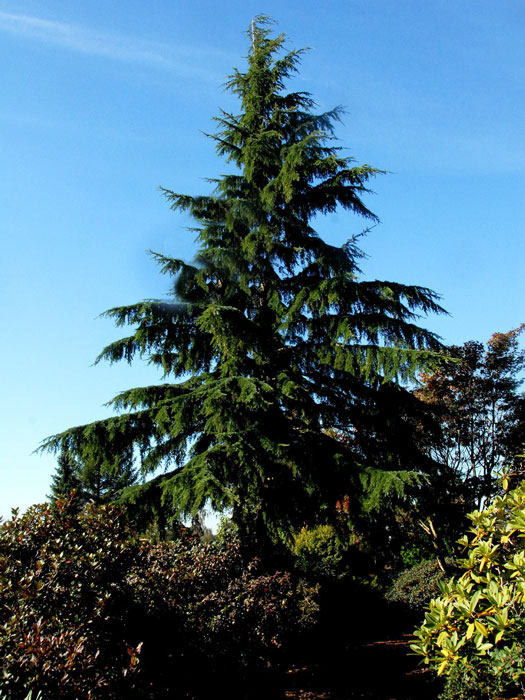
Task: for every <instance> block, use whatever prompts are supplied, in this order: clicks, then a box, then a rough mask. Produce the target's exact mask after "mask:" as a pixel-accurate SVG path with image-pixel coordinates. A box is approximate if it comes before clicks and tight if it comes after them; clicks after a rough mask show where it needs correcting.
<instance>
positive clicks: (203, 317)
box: [44, 18, 442, 547]
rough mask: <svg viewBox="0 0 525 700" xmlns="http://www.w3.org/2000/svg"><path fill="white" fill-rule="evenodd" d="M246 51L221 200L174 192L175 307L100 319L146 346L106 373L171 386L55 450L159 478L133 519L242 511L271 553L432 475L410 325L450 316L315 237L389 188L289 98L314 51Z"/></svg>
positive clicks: (424, 353) (325, 123)
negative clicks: (324, 221) (141, 513)
mask: <svg viewBox="0 0 525 700" xmlns="http://www.w3.org/2000/svg"><path fill="white" fill-rule="evenodd" d="M249 35H250V50H249V55H248V66H247V69H246V71H245V72H241V71H239V70H237V69H235V70H234V72H233V75H232V76H231V77H230V79H229V81H228V83H227V88H228V89H229V90H230V91H231V92H233V93H234V94H235V95H236V96H237V97H238V98H239V101H240V111H239V113H237V114H233V113H229V112H224V111H222V112H221V113H220V115H219V116H218V117H217V118H216V121H217V124H218V132H217V133H216V134H214V135H211V138H212V139H213V140H214V141H215V143H216V147H217V152H218V154H219V155H220V156H222V157H224V158H225V159H226V161H227V163H229V164H230V166H232V172H230V173H229V174H226V175H223V176H222V177H220V178H219V179H216V180H214V181H213V183H214V185H215V190H214V192H213V193H212V194H211V195H204V196H197V197H192V196H189V195H183V194H177V193H175V192H172V191H169V190H165V195H166V197H167V199H168V201H169V202H170V204H171V207H172V208H173V209H174V210H179V211H188V212H189V213H190V214H191V216H192V217H193V218H194V219H195V221H196V224H197V226H196V228H195V232H196V234H197V242H198V244H199V252H198V255H197V257H196V260H195V262H194V263H193V264H188V263H185V262H183V261H182V260H178V259H176V258H171V257H166V256H163V255H155V257H156V259H157V261H158V262H159V264H160V265H161V269H162V272H163V273H165V274H168V275H169V276H170V277H172V278H173V280H174V282H173V287H172V292H171V300H170V301H168V302H165V301H156V300H153V301H143V302H140V303H138V304H133V305H131V306H124V307H118V308H114V309H111V310H109V311H108V312H106V315H107V316H109V317H110V318H113V319H114V320H115V322H116V324H117V326H124V325H131V326H134V327H135V330H134V331H133V332H132V334H131V335H129V336H128V337H126V338H123V339H122V340H120V341H117V342H114V343H112V344H111V345H109V346H108V347H106V348H105V349H104V350H103V352H102V353H101V355H100V357H99V360H102V359H103V360H108V361H109V362H116V361H121V360H125V361H128V362H131V361H132V360H133V358H134V357H136V356H139V357H146V358H147V359H148V360H149V362H150V363H152V364H154V365H156V366H158V367H159V368H160V369H161V370H162V371H163V373H164V378H165V379H166V380H167V379H170V380H171V382H170V383H168V382H166V383H163V384H160V385H157V386H149V387H141V388H135V389H130V390H129V391H125V392H122V393H121V394H119V395H117V396H116V397H115V398H114V399H113V406H114V407H115V408H116V409H117V410H119V411H121V412H122V413H121V414H120V415H118V416H115V417H112V418H109V419H105V420H102V421H99V422H96V423H93V424H90V425H87V426H80V427H77V428H72V429H70V430H67V431H65V432H64V433H61V434H58V435H56V436H54V437H51V438H49V439H48V440H47V441H46V442H45V443H44V448H46V449H51V450H57V451H59V452H60V451H67V452H68V453H71V454H73V455H75V456H76V457H77V458H78V459H79V460H80V462H82V463H94V464H97V465H99V466H100V468H101V470H102V472H104V471H105V470H110V469H111V465H112V464H114V462H115V460H123V461H126V460H131V459H133V457H134V456H135V455H140V459H141V469H142V472H143V473H144V474H152V473H154V472H155V471H156V470H157V469H158V468H159V467H163V468H164V470H165V472H164V473H163V474H161V475H160V476H157V477H155V479H154V480H153V481H149V482H146V483H145V484H141V485H137V486H134V487H133V488H132V490H131V491H130V493H129V497H130V499H132V500H133V501H134V502H135V503H137V504H139V505H141V507H142V506H144V505H145V504H146V505H147V503H148V502H149V501H150V499H151V502H152V503H155V504H156V507H158V504H159V503H160V504H161V506H162V505H163V506H164V507H165V508H168V509H169V508H173V509H174V512H175V513H177V514H179V515H185V516H188V515H192V514H195V513H197V512H198V511H199V510H201V509H202V508H203V507H204V506H205V505H206V504H207V503H210V504H211V506H212V507H213V508H214V509H216V510H218V511H223V510H224V509H231V512H232V518H233V520H234V522H235V523H236V524H237V526H238V528H239V531H240V533H241V537H242V538H243V541H245V542H250V543H251V545H253V546H257V547H260V546H261V543H262V542H263V541H265V539H266V538H268V536H269V537H270V538H273V539H278V538H280V537H282V536H286V533H289V532H290V531H292V530H294V529H297V528H299V527H301V526H302V525H303V524H305V523H315V522H316V521H325V520H330V519H331V518H332V519H333V518H335V517H336V515H337V513H336V508H335V503H336V501H337V500H338V499H341V498H342V497H344V496H345V495H346V496H348V497H349V500H350V508H351V510H352V512H357V511H358V505H359V502H360V501H361V499H362V497H363V485H364V486H365V490H366V491H367V492H368V493H369V494H374V498H376V499H377V498H379V496H380V494H381V493H385V492H386V490H388V489H390V488H391V487H392V486H397V487H398V488H399V486H400V484H402V483H403V482H407V481H410V479H411V478H412V480H413V476H414V472H415V471H417V470H420V469H421V464H422V460H424V459H425V457H424V456H422V454H421V451H418V449H417V443H416V441H415V440H411V437H412V434H413V428H414V425H415V423H416V421H415V410H416V404H417V403H418V402H417V401H416V400H415V399H414V397H413V395H411V394H410V392H409V391H407V390H406V389H405V388H404V386H403V384H404V382H407V381H409V380H410V379H411V378H413V377H414V376H415V374H416V373H418V372H423V371H427V372H429V371H431V370H432V369H435V368H436V367H437V364H438V363H439V362H440V361H441V356H440V355H439V353H438V350H439V349H440V344H439V342H438V340H437V339H436V337H435V335H434V334H432V333H430V332H428V331H426V330H423V329H422V328H420V327H419V326H417V325H416V323H415V322H416V320H417V318H418V317H419V314H421V313H423V314H425V313H427V312H437V313H439V312H441V311H442V309H441V307H440V306H439V304H438V303H437V298H436V295H435V294H434V293H433V292H432V291H430V290H428V289H426V288H422V287H417V286H406V285H402V284H398V283H395V282H381V281H377V280H375V281H362V280H359V279H358V274H359V268H358V261H359V258H360V256H361V252H360V250H359V249H358V247H357V245H356V238H355V237H353V238H351V239H350V240H349V241H348V242H347V243H346V244H345V245H343V246H342V247H335V246H332V245H330V244H328V243H326V242H325V241H323V240H322V238H321V237H320V236H319V235H318V233H317V232H316V230H315V229H314V228H313V226H314V222H315V223H318V221H319V219H318V218H317V217H318V216H319V215H320V214H327V213H330V212H334V211H336V209H337V208H338V207H341V208H343V209H346V210H349V211H351V212H354V213H355V214H357V215H358V216H360V217H363V218H364V219H366V220H369V221H372V222H374V221H377V217H375V215H374V214H373V213H372V212H371V211H370V210H369V209H368V208H367V207H366V205H365V204H364V203H363V201H362V199H361V197H362V196H363V195H364V194H366V193H367V192H368V189H367V187H366V183H367V182H368V180H370V178H372V177H373V176H375V175H376V174H378V173H379V172H380V171H378V170H377V169H375V168H373V167H371V166H369V165H355V163H354V160H353V158H351V157H349V156H345V155H343V154H342V149H341V148H340V147H339V146H337V145H335V141H334V135H333V131H334V126H335V124H336V123H337V122H338V120H339V118H340V114H341V111H340V110H339V109H334V110H332V111H330V112H327V113H324V114H316V113H315V112H314V111H313V110H314V106H315V105H314V102H313V100H312V98H311V97H310V95H309V94H308V93H305V92H286V90H285V84H286V82H287V80H288V79H289V78H290V77H291V75H292V74H293V73H294V72H295V71H296V70H297V66H298V62H299V60H300V57H301V54H302V53H303V51H301V50H292V51H289V52H284V50H283V47H284V43H285V37H284V36H283V35H278V36H276V37H272V36H271V33H270V31H269V29H268V20H266V19H264V18H259V19H258V20H257V21H255V22H254V23H252V27H251V29H250V32H249ZM341 435H343V436H344V439H341ZM409 472H410V474H409ZM385 474H387V475H388V478H387V479H385V478H384V476H385Z"/></svg>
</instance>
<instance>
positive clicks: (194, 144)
mask: <svg viewBox="0 0 525 700" xmlns="http://www.w3.org/2000/svg"><path fill="white" fill-rule="evenodd" d="M261 13H267V14H270V15H272V16H273V17H274V18H275V19H276V20H277V21H278V22H279V29H280V30H282V31H284V32H285V33H286V34H287V35H288V36H289V37H290V47H302V46H310V47H311V51H310V52H309V53H308V54H307V55H306V56H305V57H304V60H303V65H302V70H301V73H300V75H298V76H297V78H296V79H295V85H294V87H296V88H298V89H302V90H308V91H310V92H311V93H312V94H313V96H314V98H315V99H316V101H317V103H318V105H319V110H324V109H329V108H331V107H333V106H335V105H343V106H344V107H345V108H346V110H347V115H346V117H345V119H344V123H343V124H342V125H341V127H340V129H339V130H338V136H339V138H340V139H341V145H343V146H345V147H348V149H349V151H348V152H349V153H351V154H353V155H354V156H355V158H356V160H357V161H358V162H362V163H364V162H367V163H370V164H372V165H374V166H376V167H379V168H382V169H385V170H388V171H389V172H390V174H389V175H387V176H383V177H380V178H378V179H377V180H376V181H375V182H374V183H373V188H374V190H375V192H376V194H375V195H374V196H371V197H370V198H369V199H368V200H367V203H368V205H369V206H370V207H371V208H372V210H373V211H375V212H376V213H377V214H378V215H379V217H380V218H381V221H382V225H381V226H378V227H376V228H374V229H373V230H372V232H371V233H370V234H369V236H368V237H367V238H366V239H365V240H364V241H363V248H364V250H365V252H366V253H367V254H368V256H369V257H368V259H367V260H366V261H364V263H363V272H364V275H365V276H366V277H369V278H382V279H393V280H396V281H400V282H407V283H417V284H421V285H424V286H428V287H430V288H432V289H434V290H435V291H437V292H439V293H440V294H441V295H442V296H443V304H444V306H445V307H446V308H447V309H448V310H449V312H450V314H451V315H450V316H449V317H446V318H440V319H435V318H430V319H427V320H425V321H423V324H424V325H426V326H427V327H429V328H431V329H433V330H435V331H437V332H438V333H439V334H440V335H441V336H442V337H443V340H444V341H445V342H446V343H462V342H464V341H466V340H469V339H477V340H486V339H487V338H488V337H489V336H490V335H491V334H492V333H493V332H494V331H507V330H510V329H511V328H515V327H516V326H518V325H519V324H520V323H522V322H523V321H525V308H524V306H525V305H524V298H525V294H524V292H525V283H524V279H525V276H524V274H523V262H524V260H525V243H524V241H525V236H524V197H523V195H524V171H525V166H524V161H525V159H524V151H523V143H524V138H523V137H524V128H523V115H524V114H525V104H524V103H525V99H524V93H523V85H524V84H525V83H524V80H523V66H524V65H525V60H524V58H525V57H524V55H523V54H524V49H523V40H522V37H523V31H524V28H525V5H524V4H523V1H522V0H455V1H454V2H450V0H428V2H421V0H398V1H396V2H393V1H392V0H333V1H330V0H325V2H319V0H315V1H314V0H301V1H300V2H299V0H288V1H287V2H286V3H280V2H275V1H274V0H272V1H266V2H263V0H259V1H258V2H253V1H252V0H244V1H243V2H240V1H229V0H225V2H223V3H216V2H211V1H208V0H204V1H203V0H193V1H192V2H187V1H186V0H179V1H173V0H171V2H168V0H152V2H151V3H144V2H143V0H140V1H139V0H126V2H124V1H123V0H120V1H117V2H113V3H100V2H94V0H76V1H75V2H71V1H70V0H67V1H66V0H62V1H61V0H46V2H41V1H38V0H26V1H22V2H17V1H16V0H12V1H7V2H0V60H1V65H2V72H1V75H0V128H1V130H2V136H3V138H2V157H1V158H0V188H1V190H0V191H1V195H2V196H1V201H2V207H1V208H0V232H1V249H2V262H3V264H2V267H1V270H2V272H1V276H0V295H1V299H2V302H3V308H4V314H3V323H2V325H3V337H4V342H3V343H2V346H1V348H0V353H1V357H0V367H1V368H2V387H3V389H4V400H3V402H2V412H3V416H2V420H1V421H0V443H1V446H2V449H1V453H0V474H1V478H2V489H1V491H0V515H3V516H7V515H8V514H9V512H10V508H11V507H13V506H19V507H21V508H25V507H27V506H28V505H30V504H31V503H34V502H39V501H42V500H44V499H45V496H46V494H47V493H48V491H49V483H50V477H51V473H52V471H53V470H54V466H55V462H54V459H53V457H51V456H49V455H47V456H37V455H33V454H32V451H33V450H34V449H35V447H37V446H38V444H39V443H40V441H41V440H42V439H43V438H45V437H46V436H48V435H50V434H53V433H56V432H59V431H61V430H64V429H66V428H68V427H71V426H72V425H78V424H82V423H85V422H88V421H91V420H95V419H97V418H100V417H102V416H104V415H108V409H106V408H104V407H103V406H102V404H104V402H106V401H108V400H109V399H110V398H111V397H112V396H113V395H114V394H115V393H116V392H117V391H119V390H122V389H125V388H127V387H130V386H139V385H141V384H146V383H150V382H153V381H155V380H156V379H157V376H156V373H155V372H153V371H152V370H151V368H148V367H145V366H143V365H141V364H140V363H137V364H135V365H133V366H132V367H127V366H119V365H116V366H113V367H108V366H103V365H97V366H96V367H93V366H92V363H93V360H94V359H95V357H96V356H97V354H98V352H99V351H100V350H101V349H102V348H103V347H104V346H105V345H106V344H108V343H109V342H110V341H111V340H113V339H115V338H117V337H119V333H118V331H117V330H115V329H114V328H113V326H112V325H111V323H110V322H108V321H106V320H101V319H97V315H98V314H99V313H100V312H102V311H104V310H105V309H107V308H110V307H112V306H116V305H120V304H125V303H131V302H134V301H138V300H139V299H142V298H150V297H161V296H162V295H163V294H164V293H165V292H166V291H167V286H168V281H167V280H166V279H163V278H162V276H160V275H159V274H158V271H157V269H156V267H155V265H154V264H153V262H152V261H151V259H149V258H148V256H147V254H146V251H147V250H148V249H153V250H156V251H159V252H163V253H166V254H174V255H177V256H179V257H186V258H191V257H192V251H193V240H192V239H193V236H192V234H191V233H188V232H187V231H186V230H185V228H184V227H185V226H187V225H188V224H189V222H188V221H187V220H186V219H184V217H182V216H180V215H178V214H174V213H172V212H170V211H169V209H168V207H167V206H166V203H165V201H164V200H163V199H162V197H161V195H160V193H159V191H158V187H159V185H162V186H164V187H168V188H170V189H173V190H175V191H179V192H188V193H199V192H207V191H208V185H207V183H206V182H205V181H204V180H203V178H205V177H213V176H215V175H217V174H219V173H220V172H221V171H222V168H223V165H222V164H221V162H220V161H219V160H218V159H217V158H216V156H215V153H214V150H213V144H212V143H211V142H210V141H209V140H208V139H206V138H205V137H204V136H203V133H202V132H206V131H207V132H210V131H212V130H213V124H212V122H211V117H212V116H213V115H215V114H217V111H218V108H219V107H225V108H230V107H231V108H232V109H234V108H235V103H234V101H233V100H232V98H231V96H229V95H228V94H227V93H225V92H224V91H223V89H222V84H223V83H224V79H225V76H227V75H228V74H229V72H230V71H231V68H232V67H233V66H239V67H242V65H243V59H242V57H243V56H244V55H245V54H246V52H247V38H246V35H245V34H244V31H245V29H246V28H247V27H248V25H249V23H250V21H251V18H252V16H254V15H256V14H261ZM317 223H318V231H319V233H320V234H321V235H323V236H325V237H326V238H328V239H329V240H330V241H332V242H340V243H343V242H344V240H346V239H347V238H348V237H349V236H351V235H352V234H354V233H357V232H359V231H360V230H361V228H362V222H360V221H359V220H356V219H355V218H352V217H349V216H347V215H343V214H336V215H334V216H331V217H329V218H328V219H326V220H325V219H320V220H319V221H318V222H317Z"/></svg>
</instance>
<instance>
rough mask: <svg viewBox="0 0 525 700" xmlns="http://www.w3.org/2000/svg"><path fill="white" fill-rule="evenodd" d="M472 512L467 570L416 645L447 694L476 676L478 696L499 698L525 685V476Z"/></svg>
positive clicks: (444, 592) (447, 586)
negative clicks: (441, 678) (442, 678)
mask: <svg viewBox="0 0 525 700" xmlns="http://www.w3.org/2000/svg"><path fill="white" fill-rule="evenodd" d="M506 481H507V480H506V479H504V488H508V481H507V483H505V482H506ZM468 518H469V519H470V520H471V521H472V527H471V528H470V529H469V531H468V534H466V535H465V536H464V537H463V538H461V540H459V542H460V544H461V545H462V546H463V547H464V548H465V552H466V554H465V558H464V559H462V560H460V561H459V564H460V565H461V567H462V569H463V574H462V575H461V576H460V577H459V578H452V579H451V580H450V581H449V582H447V583H440V584H439V585H440V591H441V594H440V596H439V597H438V598H436V599H434V600H432V601H431V603H430V606H429V609H428V612H427V613H426V616H425V622H424V624H423V625H422V626H421V627H420V628H419V629H418V630H416V632H415V635H416V638H417V641H416V642H415V643H414V644H412V645H411V647H412V650H413V651H414V652H415V653H416V654H418V655H420V656H422V657H423V659H424V661H425V663H427V664H429V665H430V667H431V668H432V669H434V670H435V671H436V672H437V673H438V674H439V675H443V676H445V677H448V679H449V680H448V683H447V688H446V690H445V693H446V695H445V697H450V698H451V697H453V692H456V696H459V694H458V693H459V690H458V688H459V687H461V685H462V683H467V682H468V681H469V678H470V679H472V678H475V679H476V683H477V685H478V690H477V691H476V692H477V694H478V696H479V697H480V698H492V697H494V696H495V695H496V694H498V693H502V692H505V691H509V692H510V691H513V692H515V691H519V690H522V689H523V688H522V686H523V681H524V677H525V660H524V653H523V652H524V650H525V605H524V603H525V541H524V538H525V482H523V483H522V484H521V485H520V486H519V487H518V488H516V489H514V490H513V491H510V492H506V491H505V492H504V493H503V495H502V496H497V497H496V498H495V499H494V502H493V503H492V504H491V505H490V506H488V507H487V508H485V509H484V510H481V511H475V512H473V513H471V514H470V515H468ZM453 686H455V687H456V690H455V691H454V690H453ZM471 697H473V696H471Z"/></svg>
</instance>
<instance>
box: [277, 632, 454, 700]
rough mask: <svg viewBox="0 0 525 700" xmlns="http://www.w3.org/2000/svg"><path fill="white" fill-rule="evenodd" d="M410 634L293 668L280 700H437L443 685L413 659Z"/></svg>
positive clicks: (286, 678) (288, 675)
mask: <svg viewBox="0 0 525 700" xmlns="http://www.w3.org/2000/svg"><path fill="white" fill-rule="evenodd" d="M409 644H410V636H409V635H405V636H403V637H402V638H401V639H388V640H379V641H373V642H365V643H363V644H361V645H356V646H354V647H350V648H347V649H345V650H344V651H341V653H340V654H337V655H336V656H334V655H331V656H330V657H327V658H325V659H324V660H322V661H321V662H320V663H319V664H310V665H307V666H303V667H300V668H292V669H289V670H288V671H287V673H286V676H285V679H284V682H283V691H282V693H281V694H280V695H279V700H285V699H289V700H436V699H437V697H438V694H439V692H440V690H441V684H440V682H439V681H436V680H435V678H434V676H433V675H431V674H430V672H429V671H428V670H427V669H425V668H422V667H421V666H418V661H417V659H416V658H415V657H413V656H409V655H408V652H409Z"/></svg>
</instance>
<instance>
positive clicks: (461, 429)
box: [416, 324, 525, 507]
mask: <svg viewBox="0 0 525 700" xmlns="http://www.w3.org/2000/svg"><path fill="white" fill-rule="evenodd" d="M523 330H525V324H522V325H521V326H519V327H518V328H515V329H514V330H511V331H509V332H507V333H494V334H493V335H492V336H491V337H490V338H489V340H488V342H487V343H486V344H485V345H484V344H483V343H480V342H476V341H469V342H467V343H465V344H464V345H461V346H451V347H448V348H446V349H445V352H446V353H447V355H448V356H449V357H452V358H455V360H456V362H449V363H447V364H445V365H443V366H442V367H441V368H439V369H438V370H437V371H436V372H433V373H431V374H425V375H423V377H422V378H421V380H422V381H421V386H420V388H419V389H418V390H417V392H416V393H417V396H418V397H419V398H420V399H422V400H423V401H424V402H425V403H426V404H427V405H428V406H429V407H430V409H431V411H432V412H433V413H434V415H435V416H436V418H437V420H438V421H439V424H440V426H441V435H440V436H439V439H438V440H437V441H436V442H434V443H433V444H432V445H431V446H430V453H431V455H432V457H433V458H434V460H435V461H436V462H439V463H441V464H442V465H443V466H444V467H445V468H446V469H447V470H448V471H449V472H450V473H451V474H453V475H456V476H457V477H458V481H461V482H463V483H464V484H465V486H466V487H467V489H468V493H469V494H470V498H471V499H472V500H471V507H474V506H475V505H477V506H478V507H481V505H482V503H483V502H484V501H485V500H486V499H488V498H490V497H491V496H492V495H493V494H494V489H495V483H496V482H495V474H496V473H497V472H498V471H500V470H501V468H502V467H503V466H505V465H508V464H512V463H516V466H518V465H517V461H518V460H517V458H516V455H517V454H518V453H519V452H522V451H523V450H522V445H523V443H524V442H525V400H524V398H523V395H522V394H520V392H519V387H520V385H521V383H522V380H521V377H520V373H521V371H522V370H523V368H524V367H525V351H523V350H520V348H519V344H518V339H519V335H520V333H522V332H523Z"/></svg>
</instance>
